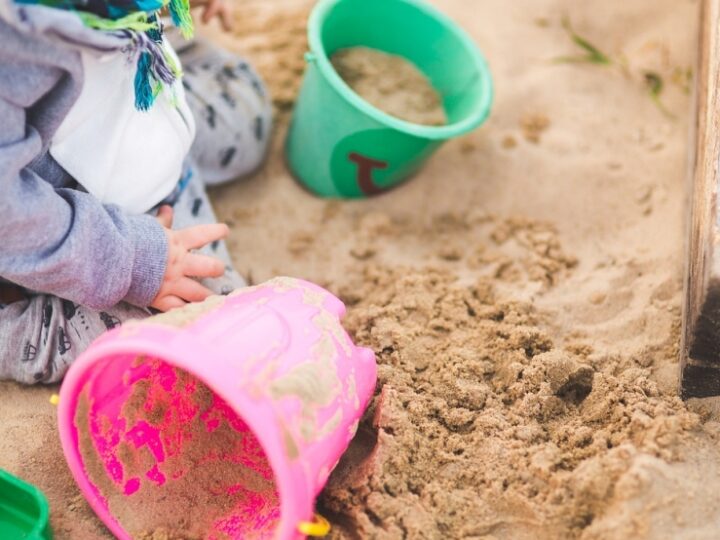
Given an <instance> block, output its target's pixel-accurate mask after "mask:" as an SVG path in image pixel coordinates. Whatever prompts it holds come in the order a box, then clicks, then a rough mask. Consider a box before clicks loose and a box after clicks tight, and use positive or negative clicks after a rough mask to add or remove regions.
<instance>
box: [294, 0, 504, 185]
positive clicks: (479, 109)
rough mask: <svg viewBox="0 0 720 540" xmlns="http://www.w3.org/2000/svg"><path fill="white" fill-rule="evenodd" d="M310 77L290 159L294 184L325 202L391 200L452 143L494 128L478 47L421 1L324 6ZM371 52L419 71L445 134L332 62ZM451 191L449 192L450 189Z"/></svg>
mask: <svg viewBox="0 0 720 540" xmlns="http://www.w3.org/2000/svg"><path fill="white" fill-rule="evenodd" d="M308 37H309V42H310V52H309V53H308V54H307V55H306V59H307V62H308V67H307V70H306V73H305V78H304V81H303V86H302V89H301V91H300V95H299V97H298V101H297V106H296V108H295V112H294V114H293V120H292V123H291V126H290V131H289V134H288V139H287V142H286V152H287V157H288V163H289V166H290V168H291V169H292V171H293V173H294V174H295V176H296V177H297V178H298V179H299V180H301V181H302V182H303V183H304V184H305V185H306V186H307V187H308V188H310V189H311V190H312V191H314V192H315V193H317V194H319V195H322V196H325V197H347V198H359V197H366V196H369V195H374V194H376V193H380V192H383V191H385V190H387V189H389V188H391V187H393V186H395V185H397V184H398V183H400V182H402V181H403V180H405V179H406V178H408V177H409V176H411V175H412V174H413V173H414V172H416V171H417V170H418V169H419V168H420V167H421V166H422V165H423V163H424V162H425V161H426V160H427V158H428V157H429V156H430V155H431V154H432V153H433V152H434V151H435V150H437V149H438V148H439V147H440V145H441V144H442V143H444V142H445V141H447V140H448V139H452V138H454V137H458V136H459V135H462V134H464V133H467V132H469V131H471V130H473V129H475V128H476V127H478V126H479V125H480V124H482V123H483V122H484V121H485V119H486V118H487V116H488V114H489V112H490V106H491V104H492V98H493V88H492V80H491V76H490V72H489V70H488V67H487V64H486V62H485V60H484V58H483V56H482V55H481V54H480V51H479V50H478V49H477V47H476V45H475V44H474V43H473V41H472V40H471V39H470V37H469V36H468V35H467V34H466V33H465V32H464V31H463V30H462V29H461V28H459V27H458V26H457V25H456V24H455V23H454V22H453V21H452V20H451V19H449V18H448V17H447V16H445V15H443V14H442V13H440V12H439V11H437V10H436V9H434V8H433V7H431V6H429V5H428V4H426V3H425V2H424V1H422V0H321V1H320V2H319V3H318V4H317V5H316V6H315V9H314V11H313V13H312V15H311V17H310V22H309V28H308ZM355 46H365V47H370V48H374V49H379V50H381V51H384V52H387V53H391V54H396V55H400V56H402V57H404V58H406V59H407V60H410V61H411V62H413V63H414V64H415V65H416V66H417V67H418V68H420V70H421V71H422V72H423V73H424V74H425V75H426V76H427V77H428V78H429V79H430V81H431V82H432V84H433V86H434V87H435V88H436V90H438V91H439V93H440V94H441V95H442V97H443V105H444V108H445V112H446V114H447V116H448V121H449V123H448V125H446V126H439V127H437V126H422V125H417V124H412V123H410V122H405V121H403V120H400V119H398V118H395V117H393V116H390V115H388V114H386V113H384V112H382V111H381V110H379V109H377V108H375V107H373V106H372V105H370V104H369V103H367V102H366V101H365V100H363V99H362V98H361V97H360V96H358V95H357V94H356V93H355V92H353V91H352V90H351V89H350V87H349V86H348V85H347V84H345V82H344V81H343V80H342V79H341V78H340V76H339V75H338V74H337V73H336V72H335V70H334V69H333V67H332V64H331V63H330V59H329V57H330V56H331V55H332V54H333V53H334V52H335V51H337V50H339V49H343V48H347V47H355ZM449 188H450V186H449Z"/></svg>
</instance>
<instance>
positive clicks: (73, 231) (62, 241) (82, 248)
mask: <svg viewBox="0 0 720 540" xmlns="http://www.w3.org/2000/svg"><path fill="white" fill-rule="evenodd" d="M2 64H3V60H2V58H1V57H0V276H2V278H4V279H7V280H9V281H12V282H14V283H16V284H18V285H21V286H23V287H26V288H29V289H32V290H36V291H40V292H44V293H49V294H54V295H56V296H59V297H62V298H66V299H68V300H71V301H73V302H76V303H79V304H82V305H85V306H88V307H91V308H94V309H103V308H107V307H110V306H113V305H115V304H117V303H118V302H120V301H123V300H125V301H127V302H129V303H132V304H134V305H137V306H143V307H144V306H147V305H148V304H149V303H150V302H151V301H152V299H153V298H154V297H155V296H156V294H157V292H158V290H159V288H160V285H161V282H162V279H163V275H164V272H165V264H166V259H167V249H168V246H167V240H166V237H165V233H164V230H163V228H162V227H161V226H160V224H159V223H158V222H157V221H156V220H155V219H154V218H153V217H151V216H147V215H140V216H128V215H125V214H124V213H123V212H122V211H121V210H120V209H119V208H118V207H115V206H112V205H103V204H101V203H100V201H98V200H97V199H96V198H94V197H93V196H92V195H89V194H88V193H85V192H81V191H77V190H73V189H68V188H55V187H54V186H53V185H51V184H50V183H49V182H47V181H45V180H43V178H41V177H39V176H38V174H37V173H36V172H34V171H33V170H31V168H30V167H29V165H30V164H31V163H32V161H33V160H34V159H36V158H37V156H39V155H40V154H41V153H42V152H43V146H44V145H43V140H42V137H41V135H40V133H39V131H38V130H37V129H36V128H35V127H34V126H33V123H32V122H31V121H30V120H31V119H32V117H33V115H34V114H35V111H34V110H33V106H34V105H35V103H28V102H27V101H28V96H31V95H34V96H38V99H44V98H45V96H47V95H49V94H50V93H51V92H52V91H53V89H54V88H55V87H56V85H58V84H59V83H62V80H63V77H62V76H59V77H52V76H51V75H52V74H50V75H46V74H43V73H41V72H38V73H39V75H38V76H37V77H33V73H34V72H33V70H32V66H27V69H26V66H20V68H21V69H13V68H14V67H18V66H12V65H9V64H7V63H6V64H5V66H3V65H2ZM13 74H15V76H13ZM42 85H47V86H48V87H47V88H38V87H39V86H40V87H42Z"/></svg>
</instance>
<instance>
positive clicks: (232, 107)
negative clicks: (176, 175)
mask: <svg viewBox="0 0 720 540" xmlns="http://www.w3.org/2000/svg"><path fill="white" fill-rule="evenodd" d="M181 58H182V60H183V69H184V71H185V79H184V86H185V90H186V95H187V99H188V103H189V105H190V108H191V109H192V110H193V113H194V116H195V121H196V126H197V134H196V138H195V143H194V144H193V148H192V150H191V155H192V157H193V160H194V162H195V164H196V165H197V167H198V169H199V171H200V173H201V176H202V177H203V178H204V180H205V182H206V183H208V184H217V183H221V182H226V181H229V180H233V179H236V178H239V177H242V176H245V175H247V174H249V173H251V172H253V171H255V170H256V169H257V168H258V167H260V165H261V164H262V163H263V161H264V159H265V156H266V154H267V151H268V146H269V142H270V138H271V134H272V127H273V125H272V124H273V122H272V104H271V101H270V96H269V94H268V91H267V88H266V86H265V84H264V83H263V81H262V79H261V78H260V76H259V75H258V74H257V72H256V71H255V70H254V69H253V68H252V66H251V65H250V64H249V63H248V62H247V61H245V60H243V59H242V58H240V57H238V56H235V55H233V54H230V53H229V52H227V51H224V50H221V49H218V48H217V47H214V46H212V45H210V44H208V43H206V42H200V43H198V44H197V45H196V46H194V47H193V48H192V49H191V50H190V51H189V52H188V53H186V54H183V55H181Z"/></svg>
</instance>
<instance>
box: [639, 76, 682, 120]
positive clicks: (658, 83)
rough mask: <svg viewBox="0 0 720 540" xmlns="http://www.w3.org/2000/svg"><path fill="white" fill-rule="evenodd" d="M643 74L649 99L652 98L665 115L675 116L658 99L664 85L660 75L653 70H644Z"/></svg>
mask: <svg viewBox="0 0 720 540" xmlns="http://www.w3.org/2000/svg"><path fill="white" fill-rule="evenodd" d="M643 75H644V76H645V85H646V87H647V89H648V93H649V94H650V99H652V100H653V102H654V103H655V105H656V106H657V108H658V109H660V111H661V112H662V113H663V114H664V115H665V116H667V117H668V118H675V115H674V114H673V113H671V112H670V111H669V110H667V108H666V107H665V104H664V103H663V102H662V100H661V99H660V94H662V91H663V87H664V86H665V84H664V83H663V80H662V77H661V76H660V75H658V74H657V73H655V72H654V71H646V72H645V73H644V74H643Z"/></svg>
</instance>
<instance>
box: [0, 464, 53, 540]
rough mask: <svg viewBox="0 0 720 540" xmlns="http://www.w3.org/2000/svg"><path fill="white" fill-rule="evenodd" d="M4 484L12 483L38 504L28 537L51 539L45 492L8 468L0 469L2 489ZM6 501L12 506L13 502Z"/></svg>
mask: <svg viewBox="0 0 720 540" xmlns="http://www.w3.org/2000/svg"><path fill="white" fill-rule="evenodd" d="M3 485H12V486H14V487H15V488H16V489H19V490H21V491H24V492H25V493H27V494H28V495H29V496H30V497H31V498H32V500H33V501H34V502H35V504H36V505H37V509H38V516H37V519H36V521H35V524H34V525H33V528H32V530H31V531H28V532H27V537H26V538H28V539H29V540H41V539H47V540H49V539H51V538H52V536H53V535H52V531H51V530H50V508H49V505H48V501H47V497H45V494H44V493H43V492H42V491H40V490H39V489H38V488H37V487H35V486H34V485H32V484H29V483H27V482H25V481H24V480H22V479H21V478H18V477H17V476H14V475H12V474H10V472H8V471H6V470H3V469H0V489H2V486H3ZM0 498H2V497H0ZM6 503H8V504H10V505H11V506H12V503H11V502H8V501H6ZM13 507H14V506H13Z"/></svg>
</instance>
